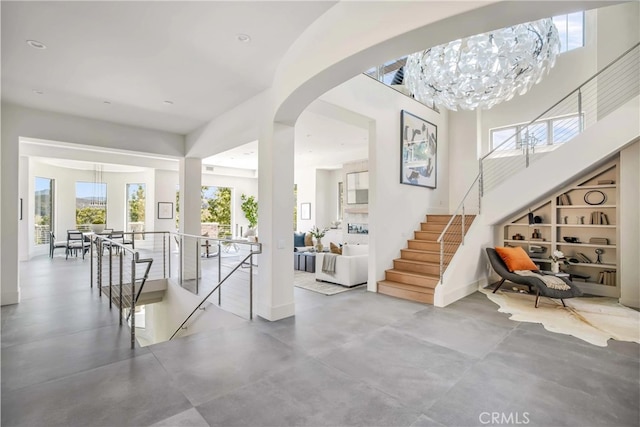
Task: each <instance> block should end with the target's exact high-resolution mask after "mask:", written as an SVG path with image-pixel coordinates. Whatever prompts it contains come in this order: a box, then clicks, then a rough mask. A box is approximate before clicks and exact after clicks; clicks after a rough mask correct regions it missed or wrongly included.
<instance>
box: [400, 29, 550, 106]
mask: <svg viewBox="0 0 640 427" xmlns="http://www.w3.org/2000/svg"><path fill="white" fill-rule="evenodd" d="M559 51H560V38H559V37H558V30H557V29H556V27H555V25H554V24H553V21H552V20H551V18H545V19H541V20H539V21H534V22H528V23H524V24H518V25H514V26H511V27H507V28H502V29H499V30H494V31H490V32H487V33H483V34H477V35H475V36H471V37H467V38H464V39H460V40H455V41H452V42H450V43H447V44H442V45H439V46H435V47H432V48H429V49H427V50H424V51H420V52H416V53H413V54H411V55H409V56H408V58H407V63H406V65H405V68H404V79H405V82H406V85H407V87H408V89H409V91H410V92H411V94H413V96H414V97H415V98H416V99H418V100H419V101H421V102H423V103H424V104H426V105H430V104H431V103H432V102H433V103H435V104H436V105H438V106H444V107H446V108H447V109H449V110H453V111H457V110H458V109H463V110H474V109H476V108H484V109H489V108H491V107H493V106H494V105H496V104H499V103H501V102H503V101H508V100H510V99H511V98H513V97H514V96H515V95H524V94H525V93H526V92H527V91H528V90H529V89H531V87H532V86H533V85H534V84H536V83H539V82H540V81H541V80H542V77H543V76H544V75H545V74H547V73H548V72H549V70H550V69H551V68H552V67H553V66H554V64H555V60H556V55H557V54H558V52H559Z"/></svg>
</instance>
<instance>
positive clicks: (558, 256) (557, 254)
mask: <svg viewBox="0 0 640 427" xmlns="http://www.w3.org/2000/svg"><path fill="white" fill-rule="evenodd" d="M549 259H551V260H552V261H553V262H560V261H564V260H565V259H567V258H566V257H565V256H564V254H563V253H562V251H553V253H552V254H551V256H550V257H549Z"/></svg>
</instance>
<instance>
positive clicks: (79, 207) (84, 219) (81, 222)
mask: <svg viewBox="0 0 640 427" xmlns="http://www.w3.org/2000/svg"><path fill="white" fill-rule="evenodd" d="M106 223H107V184H106V183H104V182H82V181H78V182H76V227H77V228H78V230H89V229H90V225H91V224H106Z"/></svg>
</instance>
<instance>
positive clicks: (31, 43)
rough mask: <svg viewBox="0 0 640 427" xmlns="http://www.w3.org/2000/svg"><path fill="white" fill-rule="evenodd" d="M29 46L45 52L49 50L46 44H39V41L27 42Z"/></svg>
mask: <svg viewBox="0 0 640 427" xmlns="http://www.w3.org/2000/svg"><path fill="white" fill-rule="evenodd" d="M27 44H28V45H29V46H31V47H32V48H34V49H40V50H43V49H46V48H47V46H46V45H45V44H44V43H42V42H39V41H38V40H27Z"/></svg>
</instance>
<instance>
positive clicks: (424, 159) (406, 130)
mask: <svg viewBox="0 0 640 427" xmlns="http://www.w3.org/2000/svg"><path fill="white" fill-rule="evenodd" d="M437 176H438V127H437V126H436V125H434V124H433V123H431V122H428V121H427V120H424V119H422V118H420V117H418V116H416V115H414V114H411V113H409V112H408V111H406V110H401V112H400V183H401V184H407V185H415V186H418V187H426V188H433V189H435V188H436V187H437Z"/></svg>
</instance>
